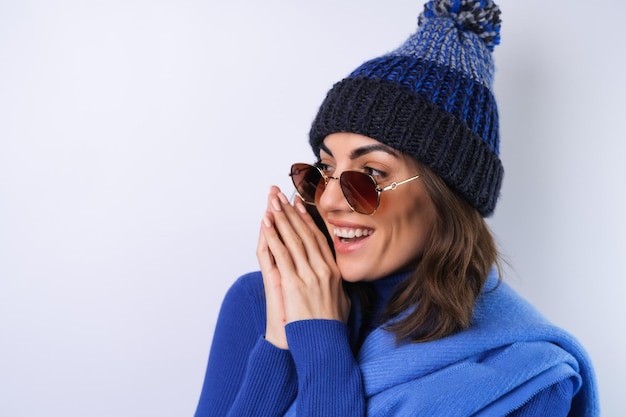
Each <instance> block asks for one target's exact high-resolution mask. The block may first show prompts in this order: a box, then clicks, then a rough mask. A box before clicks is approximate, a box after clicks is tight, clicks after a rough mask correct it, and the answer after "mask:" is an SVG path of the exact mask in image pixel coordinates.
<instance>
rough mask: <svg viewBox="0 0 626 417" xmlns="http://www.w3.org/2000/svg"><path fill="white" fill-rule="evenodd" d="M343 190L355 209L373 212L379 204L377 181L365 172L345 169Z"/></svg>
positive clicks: (366, 212) (342, 175) (342, 178)
mask: <svg viewBox="0 0 626 417" xmlns="http://www.w3.org/2000/svg"><path fill="white" fill-rule="evenodd" d="M340 183H341V190H342V191H343V195H344V196H345V197H346V200H348V203H350V205H351V206H352V208H353V209H354V211H356V212H359V213H362V214H372V213H373V212H375V211H376V208H377V206H378V192H377V191H376V182H375V181H374V179H373V178H372V177H370V176H369V175H367V174H364V173H363V172H358V171H344V172H343V173H342V174H341V180H340Z"/></svg>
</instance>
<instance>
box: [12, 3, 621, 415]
mask: <svg viewBox="0 0 626 417" xmlns="http://www.w3.org/2000/svg"><path fill="white" fill-rule="evenodd" d="M500 5H501V7H502V10H503V15H502V19H503V26H502V44H501V45H500V46H498V47H497V48H496V53H495V59H496V65H497V73H496V85H495V93H496V97H497V99H498V102H499V106H500V113H501V137H502V159H503V162H504V166H505V169H506V176H505V183H504V187H503V190H502V197H501V199H500V203H499V206H498V208H497V211H496V215H495V216H494V217H493V218H492V219H490V224H491V225H492V227H493V229H494V232H495V234H496V235H497V238H498V242H499V244H500V247H501V249H502V251H503V253H504V255H505V257H506V259H507V260H508V262H509V263H510V264H511V265H512V268H510V269H509V270H508V271H507V276H506V279H507V280H508V281H509V282H511V283H512V284H513V285H514V286H516V287H517V288H519V289H520V291H521V292H522V293H523V294H524V295H525V296H526V297H527V298H528V299H530V300H531V301H532V302H533V303H534V304H535V305H536V306H537V307H539V308H540V310H542V311H543V312H544V313H545V314H546V315H547V316H548V317H549V318H550V319H552V320H553V321H554V322H556V323H557V324H559V325H561V326H563V327H564V328H566V329H567V330H569V331H570V332H571V333H573V334H574V335H575V336H577V337H578V338H579V339H580V340H581V341H582V342H583V344H584V345H585V346H586V348H587V349H588V351H589V353H590V355H591V357H592V359H593V361H594V362H595V365H596V369H597V376H598V380H599V386H600V394H601V402H602V406H603V411H604V413H603V415H606V416H621V415H626V405H625V404H624V401H623V388H624V382H623V381H624V378H623V376H624V374H626V362H625V361H624V360H623V352H624V345H626V334H625V326H624V319H625V318H626V303H624V297H625V295H626V290H625V284H624V282H625V280H626V273H625V272H624V267H623V265H624V258H625V257H626V238H625V236H626V221H625V220H624V213H626V197H625V192H624V189H625V188H626V187H625V186H624V182H625V180H626V167H625V166H626V163H625V162H624V152H625V151H626V145H625V139H626V135H625V131H626V129H625V127H624V126H625V125H626V120H625V119H626V114H625V113H624V110H625V107H624V102H623V100H624V97H625V96H626V81H625V80H626V77H624V71H625V68H626V62H625V59H624V53H623V52H624V43H625V41H626V26H624V25H623V16H624V15H626V3H623V2H621V1H618V0H597V1H595V2H593V6H590V5H589V3H588V2H584V1H571V0H570V1H568V0H553V1H550V2H548V1H544V0H524V1H513V0H502V1H501V2H500ZM421 8H422V3H421V1H408V0H405V1H399V0H398V1H385V2H381V1H373V0H369V1H364V0H358V1H357V0H349V1H348V0H346V1H340V0H334V1H331V0H318V1H309V2H302V3H301V2H289V1H286V0H285V1H263V2H260V1H252V0H249V1H229V2H226V1H224V2H218V1H196V0H176V1H174V0H167V1H166V0H161V1H148V0H113V1H106V2H105V1H85V0H74V1H72V0H57V1H43V0H42V1H35V0H19V1H16V0H0V415H1V416H3V417H22V416H28V417H33V416H51V417H74V416H76V417H78V416H81V417H82V416H91V417H97V416H152V417H159V416H185V415H187V416H190V415H192V414H193V412H194V409H195V405H196V401H197V398H198V395H199V391H200V388H201V384H202V379H203V373H204V367H205V364H206V360H207V355H208V350H209V345H210V340H211V335H212V330H213V326H214V324H215V320H216V317H217V312H218V309H219V304H220V302H221V299H222V297H223V295H224V293H225V291H226V289H227V288H228V286H229V285H230V284H231V283H232V282H233V280H234V279H236V278H237V277H238V276H239V275H240V274H242V273H244V272H247V271H249V270H252V269H256V268H257V265H256V259H255V255H254V250H255V246H256V239H257V231H258V225H259V224H260V219H261V214H262V212H263V209H264V206H265V195H266V192H267V190H268V188H269V186H270V184H272V183H276V184H278V185H280V186H281V187H284V188H285V190H286V191H287V192H288V193H291V187H290V186H289V181H288V177H287V175H286V173H287V170H288V166H289V164H290V163H291V162H294V161H311V160H312V154H311V152H310V150H309V148H308V144H307V133H308V130H309V126H310V123H311V120H312V118H313V116H314V114H315V112H316V110H317V107H318V106H319V104H320V103H321V101H322V99H323V97H324V95H325V94H326V92H327V90H328V89H329V88H330V86H331V85H332V84H333V83H334V82H336V81H338V80H339V79H341V78H342V77H343V76H345V75H347V74H348V73H349V72H350V71H351V70H352V69H354V68H355V67H356V66H357V65H359V64H360V63H361V62H363V61H365V60H366V59H369V58H372V57H375V56H378V55H380V54H382V53H384V52H386V51H388V50H390V49H393V48H395V47H396V46H398V45H399V44H400V43H402V41H403V40H404V39H405V38H406V37H407V36H408V35H409V34H410V33H411V32H413V31H414V30H415V27H416V20H417V15H418V13H419V12H420V10H421Z"/></svg>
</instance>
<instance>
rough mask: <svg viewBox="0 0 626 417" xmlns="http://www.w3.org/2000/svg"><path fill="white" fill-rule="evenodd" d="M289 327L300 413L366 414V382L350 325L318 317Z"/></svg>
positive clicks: (329, 414)
mask: <svg viewBox="0 0 626 417" xmlns="http://www.w3.org/2000/svg"><path fill="white" fill-rule="evenodd" d="M285 329H286V333H287V343H288V344H289V350H290V352H291V355H292V357H293V360H294V363H295V367H296V371H297V373H298V398H297V400H296V407H297V408H296V415H298V416H308V417H315V416H318V417H325V416H346V417H351V416H355V417H356V416H359V417H362V416H364V415H365V400H364V397H365V395H364V390H363V382H362V377H361V371H360V369H359V367H358V364H357V362H356V360H355V358H354V355H353V354H352V350H351V348H350V343H349V331H348V327H347V326H346V325H345V324H344V323H342V322H340V321H336V320H321V319H315V320H302V321H296V322H293V323H289V324H288V325H287V326H286V328H285Z"/></svg>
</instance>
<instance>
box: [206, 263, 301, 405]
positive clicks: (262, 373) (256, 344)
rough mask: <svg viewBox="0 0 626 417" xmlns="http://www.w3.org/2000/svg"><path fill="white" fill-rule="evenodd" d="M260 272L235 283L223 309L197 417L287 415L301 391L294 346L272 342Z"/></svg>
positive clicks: (215, 333) (217, 326) (214, 336)
mask: <svg viewBox="0 0 626 417" xmlns="http://www.w3.org/2000/svg"><path fill="white" fill-rule="evenodd" d="M264 333H265V296H264V292H263V281H262V278H261V275H260V274H259V273H253V274H248V275H244V276H243V277H241V278H240V279H239V280H237V282H235V284H233V286H232V287H231V288H230V289H229V291H228V293H227V294H226V296H225V298H224V301H223V303H222V307H221V310H220V313H219V317H218V320H217V324H216V327H215V332H214V334H213V341H212V345H211V352H210V354H209V361H208V365H207V369H206V375H205V379H204V384H203V387H202V392H201V394H200V400H199V403H198V407H197V409H196V414H195V416H196V417H227V416H259V415H263V416H268V417H269V416H282V415H283V414H284V413H285V411H286V410H287V408H288V407H289V405H290V404H291V403H292V402H293V399H294V398H295V395H296V389H297V382H296V370H295V366H294V363H293V360H292V358H291V355H290V354H289V351H287V350H282V349H278V348H276V347H275V346H274V345H272V344H270V343H269V342H267V341H266V340H265V339H264V338H263V335H264Z"/></svg>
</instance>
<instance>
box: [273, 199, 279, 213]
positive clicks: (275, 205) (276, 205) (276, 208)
mask: <svg viewBox="0 0 626 417" xmlns="http://www.w3.org/2000/svg"><path fill="white" fill-rule="evenodd" d="M272 207H274V210H276V211H280V203H279V202H278V200H276V199H275V198H272Z"/></svg>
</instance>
